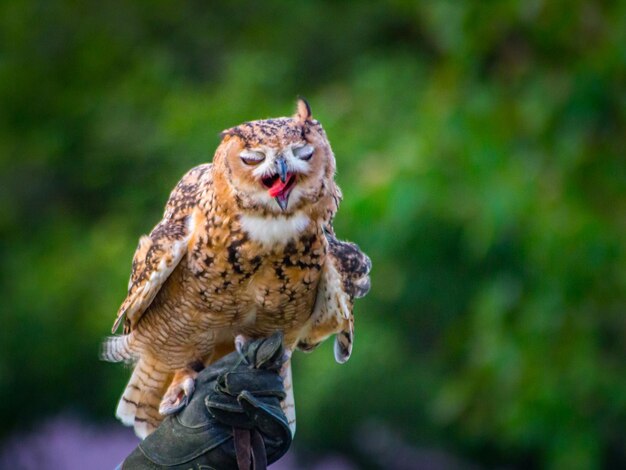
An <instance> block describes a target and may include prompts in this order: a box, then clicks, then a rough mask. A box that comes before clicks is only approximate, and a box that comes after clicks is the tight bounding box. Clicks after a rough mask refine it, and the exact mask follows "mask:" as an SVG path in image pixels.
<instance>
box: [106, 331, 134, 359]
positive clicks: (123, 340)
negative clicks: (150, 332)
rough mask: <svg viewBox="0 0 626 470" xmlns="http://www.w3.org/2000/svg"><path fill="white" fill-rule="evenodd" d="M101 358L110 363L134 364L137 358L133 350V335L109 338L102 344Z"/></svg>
mask: <svg viewBox="0 0 626 470" xmlns="http://www.w3.org/2000/svg"><path fill="white" fill-rule="evenodd" d="M100 357H101V358H102V360H104V361H108V362H134V361H135V360H136V358H137V357H136V353H135V351H134V350H133V338H132V333H131V334H128V335H123V336H109V337H108V338H107V339H105V340H104V342H103V343H102V349H101V351H100Z"/></svg>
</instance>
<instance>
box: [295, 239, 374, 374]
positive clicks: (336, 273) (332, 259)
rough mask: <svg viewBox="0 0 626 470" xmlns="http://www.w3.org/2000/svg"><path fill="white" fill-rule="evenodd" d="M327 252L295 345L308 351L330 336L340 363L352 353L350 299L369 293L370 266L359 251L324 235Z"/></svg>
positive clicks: (351, 244)
mask: <svg viewBox="0 0 626 470" xmlns="http://www.w3.org/2000/svg"><path fill="white" fill-rule="evenodd" d="M326 240H327V242H328V252H327V255H326V261H325V263H324V266H323V268H322V273H321V278H320V283H319V286H318V290H317V298H316V301H315V307H314V310H313V314H312V315H311V324H310V325H308V328H307V329H306V330H305V335H303V336H302V337H301V338H300V340H299V343H298V347H299V348H300V349H302V350H305V351H307V350H312V349H313V348H315V347H316V346H317V345H319V344H320V343H321V342H322V341H323V340H324V339H326V338H327V337H328V336H330V335H331V334H333V333H336V335H337V336H336V337H335V347H334V351H335V360H336V361H337V362H339V363H344V362H346V361H347V360H348V359H349V358H350V354H351V353H352V341H353V337H354V316H353V306H354V299H356V298H360V297H363V296H365V294H367V293H368V292H369V289H370V277H369V272H370V269H371V267H372V262H371V261H370V259H369V257H368V256H367V255H366V254H365V253H363V252H362V251H361V250H360V249H359V247H358V246H357V245H356V244H354V243H350V242H344V241H340V240H337V239H336V238H335V236H334V235H333V234H332V233H326Z"/></svg>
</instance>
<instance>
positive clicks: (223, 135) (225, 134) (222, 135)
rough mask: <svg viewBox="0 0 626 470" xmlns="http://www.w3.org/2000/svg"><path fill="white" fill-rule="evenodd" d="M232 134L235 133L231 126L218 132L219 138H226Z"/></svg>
mask: <svg viewBox="0 0 626 470" xmlns="http://www.w3.org/2000/svg"><path fill="white" fill-rule="evenodd" d="M233 135H235V133H234V132H233V128H230V129H226V130H224V131H222V132H220V139H221V140H228V139H229V138H230V137H231V136H233Z"/></svg>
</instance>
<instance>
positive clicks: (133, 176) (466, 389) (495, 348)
mask: <svg viewBox="0 0 626 470" xmlns="http://www.w3.org/2000/svg"><path fill="white" fill-rule="evenodd" d="M297 94H302V95H304V96H306V97H307V98H308V99H309V101H310V103H311V105H312V109H313V112H314V115H315V116H316V117H317V118H318V119H319V120H320V121H321V122H322V123H323V124H324V126H325V128H326V131H327V133H328V135H329V138H330V140H331V143H332V144H333V147H334V150H335V153H336V156H337V161H338V168H339V170H338V175H337V178H338V181H339V183H340V185H341V187H342V188H343V191H344V195H345V200H344V202H343V205H342V207H341V209H340V212H339V214H338V217H337V220H336V225H337V227H336V228H337V232H338V234H340V235H341V236H342V237H344V238H348V239H351V240H354V241H356V242H358V243H359V244H360V245H361V247H362V248H363V249H364V250H365V251H366V252H368V253H369V254H370V255H371V257H372V259H373V263H374V270H373V279H372V281H373V283H372V285H373V289H372V292H371V293H370V295H369V296H368V297H367V298H366V299H365V300H363V301H360V302H358V304H357V312H356V313H357V316H358V318H357V330H356V331H357V334H356V345H355V352H354V355H353V358H352V359H351V361H350V362H349V363H348V364H346V365H345V366H339V365H337V364H335V363H334V361H333V359H332V353H331V352H330V348H329V347H328V345H326V346H324V347H323V348H322V349H321V350H320V351H316V352H315V353H314V354H313V355H311V356H303V355H302V354H299V355H298V357H297V358H296V365H295V374H296V377H295V384H296V398H297V403H298V412H299V425H298V427H299V430H298V435H297V439H296V446H297V448H299V449H300V450H301V451H303V452H309V453H310V454H311V455H314V454H316V453H318V452H320V453H321V452H329V451H339V452H344V453H351V454H353V455H356V456H357V458H358V455H359V454H362V449H361V450H359V447H358V445H357V443H356V442H355V435H358V433H359V432H360V431H359V429H363V428H364V426H365V427H366V428H367V429H371V428H372V426H373V427H374V428H376V427H377V426H380V427H381V428H389V429H392V430H393V432H395V433H397V435H398V436H402V439H403V440H404V441H405V442H406V443H410V444H412V445H415V446H419V447H430V448H439V449H444V450H445V451H447V452H450V453H453V454H455V455H457V456H459V457H460V458H462V459H464V460H465V461H468V462H474V463H477V464H480V465H484V466H487V467H490V466H498V465H506V466H507V468H529V467H538V468H568V469H573V468H588V469H590V468H601V467H606V468H617V467H623V466H626V444H625V440H624V429H626V374H625V373H624V360H625V358H626V340H625V338H626V320H625V311H626V296H625V294H626V236H625V233H626V232H625V229H626V217H625V216H624V214H626V164H625V163H626V162H625V159H624V156H625V153H624V151H625V150H624V149H626V125H625V124H626V4H625V2H623V1H615V2H611V1H606V2H600V1H598V2H591V1H583V0H571V1H562V0H555V1H552V2H547V1H541V0H529V1H526V2H518V1H512V0H505V1H499V2H493V1H482V2H481V1H473V2H455V1H451V0H450V1H440V0H437V1H429V2H412V1H408V0H396V1H389V2H374V1H364V2H340V1H336V2H332V1H330V0H306V1H302V2H279V1H265V2H243V1H233V2H224V3H221V4H218V3H215V2H211V3H210V4H209V3H205V2H198V1H189V2H166V1H147V0H146V1H135V2H127V1H122V0H114V1H110V2H96V1H84V2H77V1H70V0H68V1H46V0H39V1H37V0H28V1H5V2H2V3H1V4H0V232H1V234H2V244H1V245H0V259H1V260H2V269H1V272H0V276H1V284H0V298H1V299H2V302H1V307H0V310H1V311H2V328H1V332H0V335H1V336H0V348H1V349H0V351H1V355H0V404H1V405H0V419H1V421H2V423H3V425H2V427H1V429H2V433H3V435H5V436H6V435H7V434H8V433H10V432H11V431H13V430H15V429H17V428H18V427H23V426H27V425H28V424H29V423H32V422H34V421H36V420H39V419H41V418H42V417H43V416H46V415H50V414H55V413H57V412H58V411H59V410H63V409H68V408H69V409H74V410H78V411H79V412H83V413H86V414H88V415H90V416H92V417H94V418H101V419H105V418H110V417H112V414H113V411H114V408H115V403H116V400H117V398H118V396H119V394H120V393H121V390H122V388H123V385H124V383H125V381H126V380H127V377H128V371H127V370H125V369H124V368H122V367H119V366H117V367H116V366H113V365H110V364H103V363H100V362H99V361H98V349H99V343H100V341H101V339H102V338H103V337H104V336H105V335H106V334H107V333H108V331H109V328H110V326H111V324H112V321H113V318H114V314H115V312H116V309H117V307H118V305H119V303H120V302H121V300H122V299H123V297H124V294H125V284H126V279H127V276H128V273H129V269H130V260H131V256H132V253H133V251H134V249H135V246H136V241H137V239H138V237H139V235H140V234H142V233H145V232H148V231H149V230H150V229H151V227H152V226H153V225H154V224H155V223H156V221H157V220H159V218H160V213H161V210H162V206H163V204H164V202H165V200H166V198H167V195H168V193H169V190H170V189H171V188H172V187H173V185H174V184H175V183H176V181H177V180H178V178H179V177H180V176H181V175H182V174H183V173H184V172H185V171H186V170H187V169H189V168H190V167H192V166H194V165H196V164H198V163H201V162H204V161H208V160H210V158H211V155H212V151H213V150H214V148H215V147H216V145H217V143H218V133H219V131H221V130H222V129H225V128H227V127H230V126H232V125H234V124H238V123H240V122H242V121H244V120H251V119H257V118H263V117H270V116H279V115H287V114H291V112H292V107H293V104H294V100H295V96H296V95H297ZM372 423H373V424H372ZM361 458H362V459H363V460H367V459H365V458H364V457H363V456H362V455H361Z"/></svg>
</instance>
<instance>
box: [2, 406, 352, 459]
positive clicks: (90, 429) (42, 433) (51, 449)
mask: <svg viewBox="0 0 626 470" xmlns="http://www.w3.org/2000/svg"><path fill="white" fill-rule="evenodd" d="M138 442H139V440H138V439H137V437H135V435H134V433H133V432H132V430H130V429H128V428H125V427H123V426H121V425H116V424H110V425H96V424H89V423H87V422H85V421H83V420H81V419H79V418H76V417H74V416H68V415H61V416H58V417H56V418H53V419H50V420H48V421H45V422H44V423H42V424H41V425H40V426H39V427H37V428H35V429H34V430H32V431H30V432H28V433H22V434H18V435H15V436H13V437H11V438H9V439H8V440H7V441H5V442H4V443H3V444H2V446H1V447H0V469H2V470H4V469H7V470H8V469H13V470H31V469H32V470H35V469H37V470H40V469H42V468H46V469H59V470H84V469H87V468H88V469H90V470H111V469H114V468H115V467H116V465H117V464H119V463H120V462H121V461H122V460H123V459H124V457H125V456H126V455H128V454H129V453H130V452H131V451H132V450H133V448H134V447H135V446H136V445H137V444H138ZM271 468H272V470H298V469H299V468H301V467H299V466H298V464H297V463H296V459H295V456H294V455H293V454H287V455H285V456H284V457H283V458H282V459H281V460H280V461H279V462H276V463H275V464H274V465H272V466H271ZM309 468H310V469H312V470H355V469H356V468H357V467H355V466H354V465H352V464H351V463H350V462H349V461H348V460H346V459H345V458H343V457H334V456H330V457H326V458H323V459H322V460H320V461H319V462H317V463H316V464H315V465H314V466H312V467H309Z"/></svg>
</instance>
